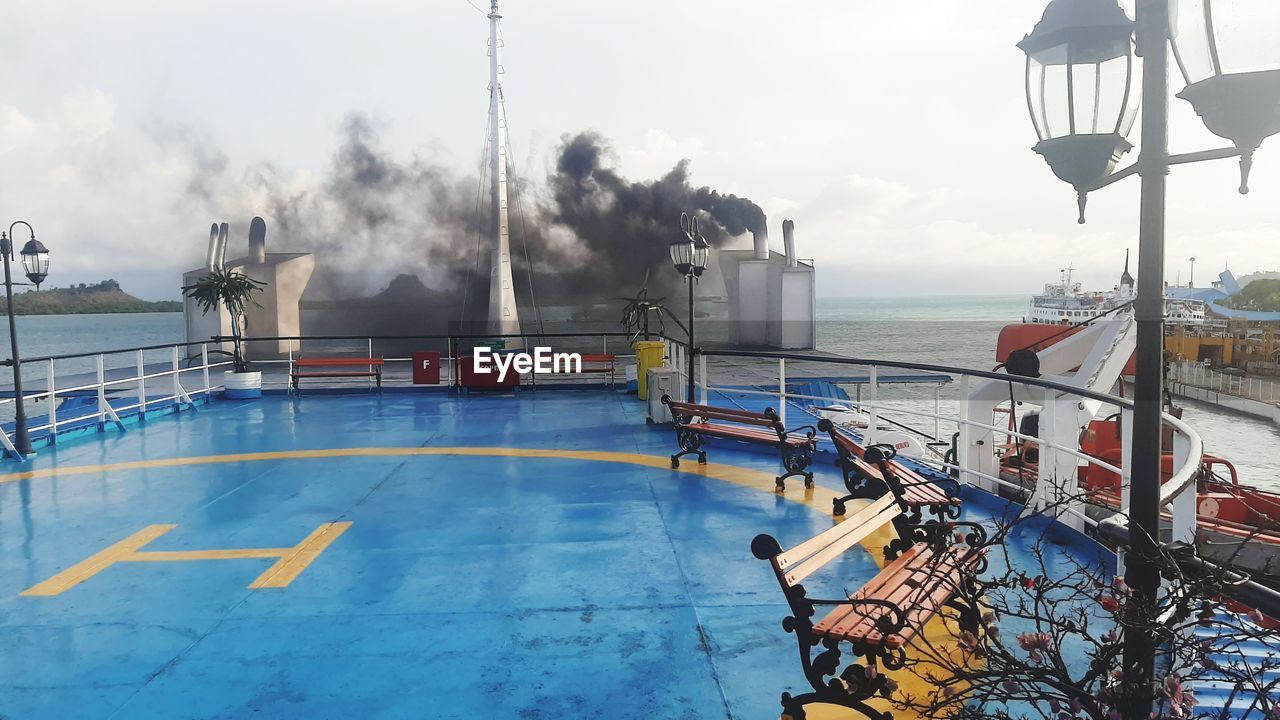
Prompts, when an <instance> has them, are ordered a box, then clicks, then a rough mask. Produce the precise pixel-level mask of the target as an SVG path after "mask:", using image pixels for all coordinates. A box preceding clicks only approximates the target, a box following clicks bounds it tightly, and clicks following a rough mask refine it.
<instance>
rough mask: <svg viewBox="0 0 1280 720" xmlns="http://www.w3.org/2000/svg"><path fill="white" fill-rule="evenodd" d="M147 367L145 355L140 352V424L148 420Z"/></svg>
mask: <svg viewBox="0 0 1280 720" xmlns="http://www.w3.org/2000/svg"><path fill="white" fill-rule="evenodd" d="M146 374H147V366H146V357H145V353H144V352H143V351H142V350H139V351H138V422H142V421H143V420H146V419H147V378H146Z"/></svg>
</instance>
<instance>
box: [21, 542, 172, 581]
mask: <svg viewBox="0 0 1280 720" xmlns="http://www.w3.org/2000/svg"><path fill="white" fill-rule="evenodd" d="M176 527H178V526H177V525H151V526H149V527H145V528H143V529H141V530H139V531H138V532H136V533H134V534H132V535H130V536H129V537H127V538H125V539H123V540H121V541H120V542H118V543H116V544H114V545H112V546H111V547H108V548H107V549H106V550H103V551H101V552H99V553H95V554H93V555H90V556H89V557H87V558H85V559H84V560H81V561H80V562H78V563H76V564H75V565H72V566H71V567H69V568H67V569H66V570H63V571H62V572H60V573H58V574H57V575H54V576H53V577H51V578H49V579H48V580H45V581H44V582H42V583H38V584H36V585H32V586H31V587H29V588H27V589H26V590H23V591H22V593H21V594H22V596H24V597H52V596H54V595H61V594H62V593H64V592H66V591H67V590H69V589H71V588H73V587H75V586H76V585H79V584H80V583H82V582H84V581H85V580H88V579H89V578H91V577H93V576H94V575H97V574H98V573H100V572H102V571H103V570H105V569H107V568H109V567H111V566H112V565H114V564H116V563H118V562H121V561H122V560H124V559H125V558H127V557H129V556H131V555H133V554H135V553H137V551H138V548H141V547H143V546H145V545H146V544H147V543H149V542H151V541H152V540H155V539H156V538H158V537H160V536H161V535H163V534H165V533H167V532H169V531H170V530H172V529H174V528H176Z"/></svg>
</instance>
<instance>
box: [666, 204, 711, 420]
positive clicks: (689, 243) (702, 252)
mask: <svg viewBox="0 0 1280 720" xmlns="http://www.w3.org/2000/svg"><path fill="white" fill-rule="evenodd" d="M670 251H671V264H672V265H674V266H675V268H676V272H678V273H680V274H681V275H683V276H684V278H685V279H686V280H687V281H688V282H689V355H688V368H687V371H688V372H686V373H685V374H686V375H687V376H688V379H689V384H688V390H687V392H688V394H687V395H686V396H685V401H686V402H693V401H694V399H693V391H694V379H693V355H694V340H693V285H694V283H696V282H697V281H698V278H700V277H702V272H703V271H704V270H706V269H707V260H708V259H709V258H710V255H711V246H710V245H709V244H708V243H707V239H706V238H704V237H703V236H702V233H701V232H699V231H698V216H697V215H690V214H689V213H680V234H679V235H677V236H676V239H675V240H672V241H671V247H670Z"/></svg>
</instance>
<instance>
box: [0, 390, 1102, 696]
mask: <svg viewBox="0 0 1280 720" xmlns="http://www.w3.org/2000/svg"><path fill="white" fill-rule="evenodd" d="M643 413H644V407H643V404H642V403H639V402H637V401H636V399H635V398H634V396H628V395H626V394H625V393H622V392H603V391H586V390H539V391H537V392H524V393H520V394H518V395H516V396H510V395H506V396H495V395H485V394H472V395H469V396H458V395H454V394H450V393H446V392H427V393H388V394H385V395H363V394H362V395H324V394H315V395H304V396H302V397H300V398H299V397H289V396H283V395H269V396H267V397H264V398H262V399H258V400H250V401H230V400H222V401H215V402H212V403H210V404H208V405H205V406H202V407H201V408H200V409H199V411H198V412H194V413H190V412H188V413H181V414H178V415H173V416H168V417H162V418H154V419H150V420H148V421H146V422H145V423H143V424H142V425H135V426H130V428H129V429H128V431H126V432H119V431H114V430H112V431H109V432H105V433H100V434H95V435H91V436H87V437H84V438H80V439H76V440H74V441H70V442H60V443H59V444H58V445H57V446H56V447H54V448H48V449H45V450H42V451H41V452H40V454H39V455H38V456H37V457H35V458H32V459H30V460H28V462H27V463H26V464H25V465H21V466H19V465H11V466H9V467H8V468H5V470H6V471H7V474H4V475H0V646H3V647H4V652H3V653H2V654H0V716H2V717H11V718H24V719H38V718H68V717H76V718H86V719H92V718H175V717H184V718H229V717H244V716H249V715H255V714H256V715H257V716H261V717H269V718H293V717H306V718H316V717H346V716H352V715H355V716H360V717H369V718H421V717H433V718H567V717H573V718H611V719H617V718H717V717H719V718H728V717H732V718H744V719H751V718H776V717H778V714H779V704H778V698H779V695H780V694H781V693H782V692H783V691H784V690H787V691H791V692H800V691H803V689H804V688H805V687H806V685H805V680H804V677H803V675H802V673H801V672H800V669H799V664H798V663H797V662H796V648H795V641H794V639H793V637H792V636H790V635H787V634H785V633H784V632H783V631H782V629H781V627H780V620H781V618H782V617H783V616H784V615H785V614H786V605H785V603H784V602H783V600H782V596H781V593H780V591H779V589H778V587H777V585H776V583H775V582H774V580H773V577H772V574H771V573H770V571H769V569H768V567H767V566H766V565H765V564H764V563H762V562H760V561H758V560H756V559H754V558H753V557H752V555H751V553H750V550H749V546H750V542H751V539H752V537H754V536H755V535H756V534H757V533H760V532H768V533H770V534H773V535H774V536H776V537H778V538H779V539H780V540H781V541H782V542H783V543H784V544H787V543H791V544H794V543H796V542H799V541H800V540H803V539H805V538H808V537H810V536H812V535H814V534H816V533H817V532H819V531H821V530H823V529H825V528H827V527H830V525H831V523H832V518H831V515H830V506H831V505H830V503H831V498H832V497H833V495H834V491H835V490H836V489H837V488H840V487H841V485H840V481H839V476H838V474H837V473H836V470H835V468H834V467H832V464H831V462H830V458H827V457H824V456H822V455H819V457H818V458H817V459H816V460H815V462H814V469H815V470H816V472H817V483H818V487H817V489H815V490H812V491H808V492H806V491H803V490H801V489H800V488H799V486H798V485H799V484H798V483H795V484H793V485H794V487H793V488H792V489H789V490H788V491H787V492H786V493H785V494H783V495H777V494H775V493H774V492H773V486H774V476H775V475H776V474H777V472H778V461H777V455H776V454H773V453H769V452H764V451H760V452H757V451H754V450H751V449H748V448H746V447H744V446H738V445H734V444H712V445H711V446H710V447H709V454H710V460H711V462H710V464H708V465H706V466H701V467H700V466H698V464H697V463H695V462H686V463H683V464H682V466H681V469H680V470H672V469H671V468H670V465H669V460H668V456H669V455H670V453H671V452H672V451H673V450H672V448H673V445H674V440H673V437H672V433H671V431H670V429H669V428H663V427H657V426H651V425H646V423H645V420H644V414H643ZM1001 511H1002V508H1001V507H1000V506H999V504H998V501H995V500H994V499H992V498H989V496H982V497H978V496H975V497H974V498H971V499H967V502H966V513H967V514H968V515H969V517H970V519H976V520H979V521H982V520H989V519H990V517H991V514H992V513H994V512H1001ZM1032 542H1033V539H1032V538H1027V539H1026V543H1027V547H1017V548H1012V553H1013V555H1014V556H1015V557H1018V556H1023V557H1025V556H1026V553H1028V552H1029V548H1030V545H1031V544H1032ZM1061 542H1064V543H1066V544H1064V545H1060V546H1051V547H1058V548H1059V550H1060V551H1061V552H1062V553H1063V554H1064V555H1065V554H1067V553H1073V554H1075V555H1077V556H1079V555H1080V554H1081V553H1086V552H1096V550H1097V548H1096V546H1094V545H1092V543H1090V542H1089V541H1087V540H1085V539H1084V538H1082V537H1081V538H1076V539H1072V537H1070V536H1068V537H1066V538H1065V539H1061ZM876 570H877V563H876V557H875V554H874V548H871V549H864V550H861V551H858V552H853V553H848V554H847V557H845V558H844V559H842V560H840V561H839V562H838V564H837V565H836V566H834V569H833V572H830V573H825V574H824V575H823V577H824V578H825V580H824V582H826V583H828V585H827V586H826V587H822V586H821V583H819V584H818V586H817V588H816V589H817V590H825V591H827V592H830V593H832V594H835V593H839V592H840V591H841V590H842V589H843V588H846V587H851V586H856V585H857V583H859V582H860V581H864V580H866V579H869V578H870V577H871V576H873V575H874V574H875V572H876ZM816 577H817V576H815V578H816ZM810 717H812V718H815V719H816V718H820V717H823V714H822V713H821V712H811V713H810ZM829 717H849V716H848V715H841V714H833V715H830V716H829Z"/></svg>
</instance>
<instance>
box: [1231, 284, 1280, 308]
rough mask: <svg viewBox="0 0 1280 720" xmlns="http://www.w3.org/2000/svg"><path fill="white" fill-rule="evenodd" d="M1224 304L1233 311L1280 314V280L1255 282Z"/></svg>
mask: <svg viewBox="0 0 1280 720" xmlns="http://www.w3.org/2000/svg"><path fill="white" fill-rule="evenodd" d="M1222 304H1223V305H1226V306H1227V307H1229V308H1231V309H1233V310H1254V311H1257V312H1280V280H1254V281H1253V282H1251V283H1249V284H1248V285H1246V286H1245V288H1244V289H1243V290H1241V291H1240V292H1238V293H1236V294H1235V295H1232V296H1231V297H1229V298H1227V299H1226V300H1225V301H1223V303H1222Z"/></svg>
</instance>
